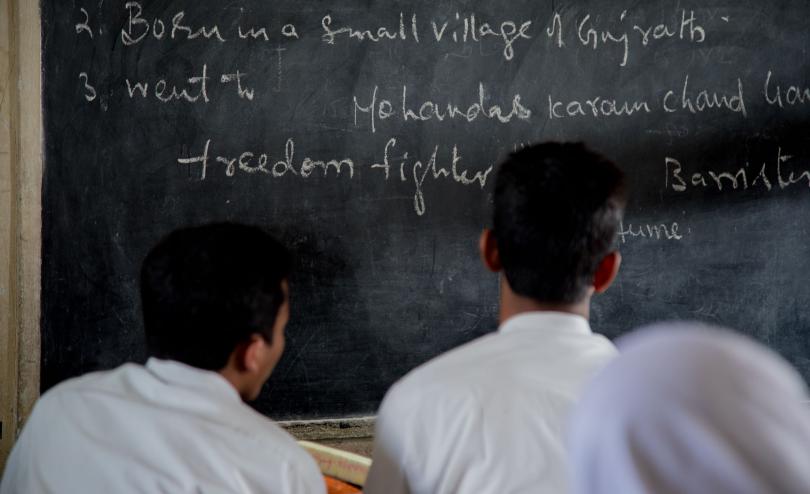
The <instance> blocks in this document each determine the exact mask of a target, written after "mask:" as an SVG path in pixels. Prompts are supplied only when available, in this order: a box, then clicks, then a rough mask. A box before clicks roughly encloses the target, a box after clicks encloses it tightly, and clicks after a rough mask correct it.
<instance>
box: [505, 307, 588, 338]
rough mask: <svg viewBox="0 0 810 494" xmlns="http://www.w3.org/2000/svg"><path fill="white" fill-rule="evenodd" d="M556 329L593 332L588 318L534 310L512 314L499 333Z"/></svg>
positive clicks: (585, 333) (584, 332)
mask: <svg viewBox="0 0 810 494" xmlns="http://www.w3.org/2000/svg"><path fill="white" fill-rule="evenodd" d="M538 329H540V330H543V331H547V330H554V331H560V332H565V333H569V334H570V333H577V334H582V335H589V334H592V331H591V326H590V324H589V323H588V320H587V319H585V318H584V317H582V316H578V315H576V314H571V313H568V312H554V311H532V312H523V313H520V314H518V315H516V316H512V317H510V318H509V319H507V320H506V321H504V322H503V324H501V326H500V327H499V328H498V332H499V333H503V334H507V333H513V332H516V331H525V330H538Z"/></svg>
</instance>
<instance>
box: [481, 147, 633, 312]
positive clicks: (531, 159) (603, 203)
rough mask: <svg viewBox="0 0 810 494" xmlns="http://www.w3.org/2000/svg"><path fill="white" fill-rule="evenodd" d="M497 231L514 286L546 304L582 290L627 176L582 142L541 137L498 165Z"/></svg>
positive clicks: (606, 240)
mask: <svg viewBox="0 0 810 494" xmlns="http://www.w3.org/2000/svg"><path fill="white" fill-rule="evenodd" d="M494 203H495V204H494V224H493V230H494V234H495V239H496V241H497V244H498V250H499V253H500V258H501V264H502V265H503V269H504V274H505V276H506V279H507V281H508V282H509V286H510V287H511V288H512V290H513V291H514V292H515V293H517V294H518V295H522V296H525V297H529V298H532V299H534V300H536V301H540V302H546V303H574V302H578V301H580V300H581V299H582V297H584V296H585V294H586V291H587V288H588V287H589V286H591V285H592V283H593V276H594V274H595V273H596V268H597V267H598V266H599V263H600V262H601V261H602V259H603V258H604V257H605V256H606V255H607V254H608V253H609V252H610V251H611V249H612V248H613V245H614V242H615V241H616V235H617V229H618V227H619V222H620V221H621V218H622V214H623V212H624V205H625V191H624V174H623V173H622V172H621V170H619V169H618V168H617V167H616V165H614V164H613V163H612V162H611V161H609V160H607V159H606V158H604V157H602V156H600V155H598V154H596V153H594V152H593V151H591V150H589V149H588V148H587V147H586V146H585V145H583V144H581V143H553V142H552V143H544V144H538V145H534V146H530V147H527V148H525V149H522V150H520V151H518V152H516V153H514V154H512V155H510V156H509V158H508V159H507V160H506V161H505V162H504V163H502V164H501V166H500V167H499V170H498V175H497V178H496V183H495V197H494Z"/></svg>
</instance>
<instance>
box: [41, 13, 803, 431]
mask: <svg viewBox="0 0 810 494" xmlns="http://www.w3.org/2000/svg"><path fill="white" fill-rule="evenodd" d="M808 19H810V4H808V3H807V2H805V1H803V0H793V1H772V2H760V1H753V0H747V1H733V2H729V1H704V2H697V1H680V2H674V1H672V2H668V1H654V2H624V3H621V2H606V1H602V2H597V1H568V2H566V1H552V2H548V1H537V0H511V1H506V0H505V1H499V2H483V1H457V2H450V1H433V0H431V1H408V2H405V1H399V2H375V1H343V2H338V1H336V2H317V1H301V0H287V1H273V2H261V1H256V0H253V1H248V0H245V1H234V2H218V1H190V0H188V1H179V0H178V1H147V0H142V1H124V0H106V1H104V0H102V1H97V0H76V1H73V2H63V1H56V0H45V1H43V2H42V22H43V60H44V67H43V81H44V95H43V104H44V109H45V122H46V123H45V143H44V145H45V179H44V185H43V198H44V210H43V279H42V290H43V291H42V297H43V308H42V316H43V318H42V324H43V327H42V329H43V354H42V371H43V372H42V377H43V381H42V382H43V388H44V389H47V388H49V387H51V386H53V385H54V384H56V383H58V382H59V381H61V380H64V379H66V378H69V377H72V376H75V375H78V374H80V373H83V372H86V371H91V370H96V369H107V368H112V367H114V366H116V365H119V364H121V363H123V362H125V361H143V360H144V358H145V351H144V347H143V340H142V336H141V334H142V328H141V322H140V317H139V311H140V309H139V302H138V297H137V282H136V276H137V271H138V267H139V264H140V262H141V260H142V258H143V257H144V255H145V254H146V252H147V250H148V249H149V248H150V247H151V246H152V245H154V244H155V243H156V242H157V241H158V240H159V239H160V238H161V237H162V236H163V235H165V234H166V233H168V232H169V231H171V230H173V229H175V228H177V227H180V226H185V225H189V224H198V223H203V222H210V221H219V220H235V221H241V222H246V223H253V224H259V225H264V226H266V227H268V228H270V229H271V230H273V231H275V232H277V234H278V235H279V236H280V237H281V238H282V239H283V240H284V241H285V242H286V243H288V244H289V245H290V246H292V247H293V248H294V249H295V251H296V254H297V270H296V273H295V276H294V278H293V280H292V284H293V318H292V322H291V323H290V325H289V327H288V340H289V341H288V348H287V352H286V354H285V356H284V358H283V360H282V362H281V363H280V366H279V367H278V369H277V371H276V373H275V375H274V376H273V378H272V379H271V381H270V382H269V383H268V385H267V389H266V390H265V392H264V393H263V394H262V397H261V398H260V400H259V402H258V403H257V407H258V408H259V409H260V410H261V411H263V412H265V413H267V414H269V415H271V416H273V417H275V418H285V419H290V418H318V417H345V416H353V415H365V414H370V413H373V412H374V411H375V409H376V406H377V405H378V403H379V400H380V399H381V398H382V396H383V394H384V392H385V390H386V389H387V387H388V386H389V385H390V384H391V383H392V382H393V381H394V380H396V379H397V378H398V377H400V376H401V375H403V374H404V373H405V372H407V371H408V370H409V369H411V368H413V367H414V366H416V365H418V364H420V363H421V362H423V361H426V360H427V359H429V358H431V357H433V356H435V355H436V354H438V353H440V352H442V351H445V350H447V349H449V348H451V347H454V346H456V345H459V344H461V343H463V342H465V341H468V340H470V339H472V338H475V337H477V336H479V335H482V334H484V333H486V332H489V331H492V330H494V329H495V328H496V324H497V321H496V310H497V294H498V286H497V279H496V277H495V276H493V275H491V274H489V273H487V272H485V270H484V269H483V268H482V267H481V265H480V262H479V260H478V255H477V251H476V242H477V235H478V232H479V231H480V229H481V228H482V227H484V226H486V225H487V224H488V221H489V207H490V203H491V190H492V184H493V178H494V173H493V166H494V165H495V164H497V162H498V161H499V160H500V159H501V158H503V157H504V156H505V155H506V154H507V153H509V152H511V151H513V150H515V149H517V148H519V147H521V146H523V145H525V144H526V143H530V142H535V141H542V140H582V141H585V142H587V143H588V144H590V145H591V146H592V147H594V148H595V149H597V150H599V151H601V152H603V153H605V154H606V155H608V156H609V157H611V158H613V159H614V160H616V161H617V162H618V163H619V164H620V165H621V166H622V167H623V168H625V170H626V171H627V174H628V177H629V182H630V186H631V190H632V199H631V201H630V204H629V207H628V212H627V216H626V219H625V221H624V223H623V224H622V225H621V232H620V237H619V244H620V248H621V250H622V252H623V255H624V265H623V270H622V272H621V274H620V277H619V280H618V283H617V284H616V286H615V287H614V288H612V289H611V290H610V291H609V292H608V293H607V294H605V295H604V296H601V297H598V298H597V299H596V300H595V302H594V308H593V315H592V324H593V326H594V328H595V329H596V330H597V331H599V332H602V333H604V334H607V335H609V336H611V337H613V336H617V335H619V334H621V333H624V332H626V331H628V330H630V329H631V328H633V327H634V326H637V325H639V324H642V323H647V322H651V321H654V320H659V319H669V318H689V319H702V320H708V321H712V322H716V323H721V324H726V325H729V326H732V327H735V328H738V329H739V330H741V331H743V332H745V333H747V334H750V335H752V336H754V337H755V338H758V339H759V340H761V341H763V342H765V343H766V344H768V345H770V346H771V347H773V348H775V349H776V350H778V351H779V352H781V353H782V354H783V355H785V356H786V357H787V358H788V359H789V360H790V361H791V362H792V363H793V364H795V365H796V366H797V367H798V368H799V370H800V371H801V372H802V373H803V375H804V376H805V378H810V338H809V337H808V328H810V311H808V310H807V309H806V307H807V305H808V303H809V302H810V284H809V283H807V281H806V280H807V278H808V274H810V139H808V136H810V132H808V131H810V80H808V77H809V76H810V64H809V63H808V54H807V50H808V47H810V31H808V29H807V25H808V24H807V23H808ZM234 255H239V253H238V252H234Z"/></svg>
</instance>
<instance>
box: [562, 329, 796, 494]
mask: <svg viewBox="0 0 810 494" xmlns="http://www.w3.org/2000/svg"><path fill="white" fill-rule="evenodd" d="M618 346H619V350H620V356H619V357H618V358H617V359H615V360H614V361H613V362H611V363H610V364H609V365H608V366H607V367H606V368H604V369H603V371H602V372H600V373H599V374H598V375H597V376H596V377H595V378H594V379H593V380H592V381H591V382H590V383H589V384H588V386H587V388H586V391H585V393H584V395H583V397H582V399H581V401H580V402H579V403H578V405H577V407H576V408H575V410H574V412H573V415H572V417H571V422H570V424H569V425H570V428H569V455H570V461H569V469H570V474H571V485H572V488H573V493H574V494H585V493H587V494H602V493H604V494H641V493H655V494H670V493H672V494H675V493H678V494H724V493H729V494H732V493H733V494H763V493H779V494H791V493H810V403H808V396H807V391H806V388H805V385H804V382H803V380H802V379H801V377H800V376H799V375H798V374H797V373H796V371H795V370H793V368H791V366H790V365H788V363H787V362H785V361H784V360H783V359H782V358H781V357H779V356H778V355H776V354H775V353H774V352H772V351H771V350H768V349H766V348H765V347H763V346H761V345H760V344H758V343H755V342H753V341H751V340H749V339H748V338H746V337H743V336H741V335H739V334H736V333H733V332H731V331H728V330H721V329H719V328H712V327H708V326H704V325H700V324H697V323H674V324H662V325H658V326H654V327H651V328H647V329H646V330H642V331H639V332H637V333H634V334H632V335H630V336H628V337H625V338H623V339H620V340H619V343H618Z"/></svg>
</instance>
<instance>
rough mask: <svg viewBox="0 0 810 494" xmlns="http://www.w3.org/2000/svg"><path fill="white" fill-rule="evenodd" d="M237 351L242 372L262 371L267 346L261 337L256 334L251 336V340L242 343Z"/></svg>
mask: <svg viewBox="0 0 810 494" xmlns="http://www.w3.org/2000/svg"><path fill="white" fill-rule="evenodd" d="M236 351H237V360H238V364H239V367H240V370H244V371H247V372H250V373H254V372H261V371H262V362H264V353H265V352H266V351H267V344H266V343H265V341H264V339H263V338H262V337H261V336H259V335H258V334H255V333H254V334H252V335H250V340H248V341H247V342H245V343H242V344H241V345H240V346H239V348H237V350H236Z"/></svg>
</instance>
